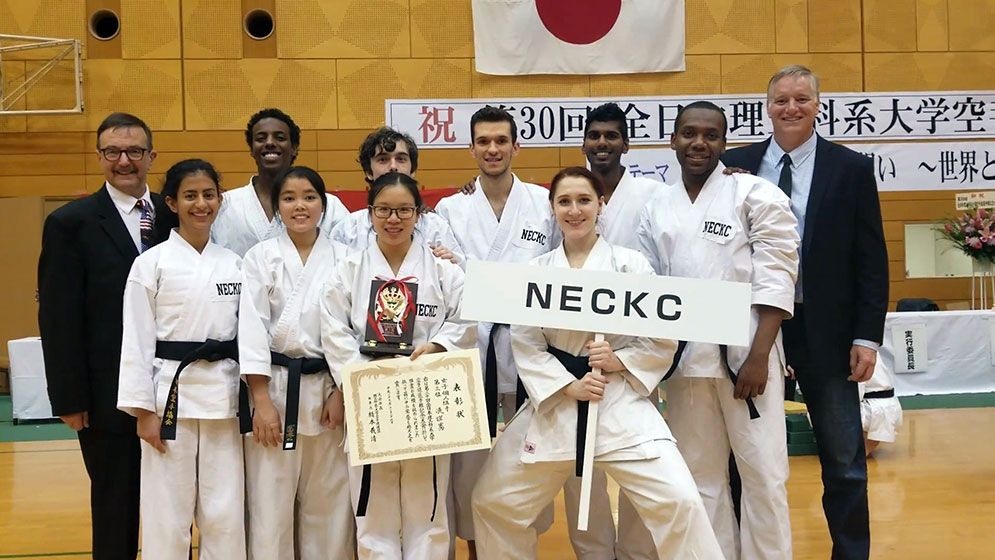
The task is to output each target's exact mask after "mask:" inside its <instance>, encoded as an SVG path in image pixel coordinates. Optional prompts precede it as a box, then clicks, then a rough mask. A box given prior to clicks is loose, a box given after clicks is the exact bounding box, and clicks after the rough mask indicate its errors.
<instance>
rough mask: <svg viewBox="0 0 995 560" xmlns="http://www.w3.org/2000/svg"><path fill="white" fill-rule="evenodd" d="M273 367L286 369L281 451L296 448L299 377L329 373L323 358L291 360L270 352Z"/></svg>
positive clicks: (299, 391)
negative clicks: (284, 414)
mask: <svg viewBox="0 0 995 560" xmlns="http://www.w3.org/2000/svg"><path fill="white" fill-rule="evenodd" d="M269 356H270V361H271V362H272V363H273V365H275V366H283V367H285V368H287V414H286V418H285V419H284V427H283V449H284V450H286V451H289V450H291V449H295V448H296V447H297V416H298V410H297V409H298V408H300V401H301V376H302V375H314V374H316V373H321V372H323V371H330V370H329V367H328V364H327V363H326V362H325V359H324V358H291V357H289V356H287V355H286V354H281V353H279V352H270V353H269Z"/></svg>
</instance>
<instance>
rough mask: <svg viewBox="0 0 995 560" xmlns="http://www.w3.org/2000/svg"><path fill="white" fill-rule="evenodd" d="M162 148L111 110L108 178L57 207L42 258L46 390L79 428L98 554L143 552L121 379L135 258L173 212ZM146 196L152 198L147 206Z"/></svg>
mask: <svg viewBox="0 0 995 560" xmlns="http://www.w3.org/2000/svg"><path fill="white" fill-rule="evenodd" d="M155 156H156V152H155V151H154V150H153V149H152V134H151V132H150V131H149V128H148V126H146V124H145V123H144V122H142V120H141V119H139V118H138V117H135V116H133V115H128V114H125V113H113V114H111V115H110V116H108V117H107V118H106V119H105V120H104V122H103V123H102V124H101V125H100V127H99V128H98V129H97V157H98V158H99V160H100V167H101V169H102V170H103V172H104V177H105V178H106V182H105V184H104V186H103V187H101V189H100V190H98V191H97V192H96V193H94V194H93V195H90V196H88V197H86V198H81V199H79V200H75V201H73V202H70V203H69V204H66V205H65V206H63V207H61V208H59V209H58V210H56V211H55V212H52V214H51V215H49V217H48V218H47V219H46V220H45V229H44V233H43V234H42V250H41V258H40V259H39V261H38V303H39V306H38V326H39V327H40V330H41V338H42V348H43V351H44V356H45V374H46V376H47V378H48V395H49V398H50V400H51V402H52V412H53V413H54V414H56V415H57V416H59V417H60V418H61V419H62V421H63V422H65V423H66V424H67V425H68V426H69V427H70V428H72V429H74V430H76V431H77V432H78V437H79V445H80V450H81V451H82V454H83V462H84V463H85V465H86V470H87V474H88V475H89V476H90V514H91V520H92V523H93V557H94V558H95V559H98V560H99V559H105V558H106V559H115V560H120V559H124V558H135V556H136V554H137V552H138V491H139V480H140V478H139V477H140V470H141V468H140V464H141V452H140V447H139V443H138V442H139V440H138V436H137V434H136V431H135V419H134V418H132V417H131V416H129V415H127V414H125V413H124V412H121V411H119V410H118V409H117V387H118V367H119V362H120V358H121V322H122V320H121V317H122V312H121V307H122V297H123V295H124V284H125V281H126V279H127V277H128V272H129V271H130V270H131V263H132V261H134V260H135V257H137V256H138V254H139V252H140V251H141V250H142V249H143V248H148V247H149V246H151V245H153V244H155V243H157V242H158V241H160V240H162V239H164V238H165V237H166V236H167V235H168V232H169V227H170V226H171V225H174V224H171V223H170V222H172V221H173V220H175V216H174V215H172V214H171V213H170V212H169V210H168V209H167V208H166V207H165V204H163V203H162V201H161V199H160V198H159V196H158V195H157V194H154V193H150V192H149V190H148V187H147V186H146V184H145V178H146V174H147V173H148V170H149V168H150V167H151V165H152V161H153V160H154V159H155ZM139 200H141V201H143V202H142V205H143V206H144V205H145V204H148V205H150V207H148V208H147V209H145V210H143V207H142V206H139V205H138V202H139ZM143 213H144V214H145V216H144V217H145V218H146V220H145V222H146V227H145V228H144V231H143V226H142V218H143ZM149 213H151V214H152V215H151V216H149ZM150 218H151V219H152V220H153V224H154V225H153V226H152V231H151V232H149V231H148V219H150Z"/></svg>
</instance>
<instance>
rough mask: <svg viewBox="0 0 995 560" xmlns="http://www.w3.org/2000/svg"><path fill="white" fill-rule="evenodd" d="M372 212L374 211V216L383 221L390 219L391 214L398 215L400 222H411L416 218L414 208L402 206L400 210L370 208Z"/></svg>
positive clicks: (378, 207)
mask: <svg viewBox="0 0 995 560" xmlns="http://www.w3.org/2000/svg"><path fill="white" fill-rule="evenodd" d="M368 208H369V209H370V210H372V211H373V215H374V216H376V217H378V218H380V219H381V220H386V219H387V218H390V215H391V214H397V219H398V220H410V219H411V218H413V217H414V216H415V210H417V208H415V207H414V206H401V207H400V208H391V207H390V206H369V207H368Z"/></svg>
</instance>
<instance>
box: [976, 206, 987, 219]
mask: <svg viewBox="0 0 995 560" xmlns="http://www.w3.org/2000/svg"><path fill="white" fill-rule="evenodd" d="M978 217H979V218H987V217H988V212H986V211H985V209H984V208H978Z"/></svg>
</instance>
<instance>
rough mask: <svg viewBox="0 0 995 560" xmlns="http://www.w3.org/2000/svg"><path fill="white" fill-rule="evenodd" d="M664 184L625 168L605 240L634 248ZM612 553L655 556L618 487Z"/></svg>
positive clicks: (603, 221)
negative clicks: (647, 211)
mask: <svg viewBox="0 0 995 560" xmlns="http://www.w3.org/2000/svg"><path fill="white" fill-rule="evenodd" d="M664 186H665V185H664V184H663V183H661V182H660V181H654V180H653V179H650V178H648V177H642V176H640V177H635V176H633V175H632V174H631V173H629V170H628V169H625V170H624V171H623V172H622V178H621V179H620V180H619V182H618V185H617V186H616V187H615V192H613V193H612V196H611V198H610V199H609V200H608V203H607V204H605V208H604V210H602V211H601V215H600V216H598V232H599V233H600V234H601V236H602V237H603V238H604V239H605V241H607V242H608V243H610V244H612V245H616V246H621V247H628V248H629V249H635V250H637V251H638V250H639V240H638V238H637V237H636V233H637V229H636V227H635V226H636V225H637V224H639V215H640V214H641V213H642V211H643V208H646V205H647V204H649V201H650V200H652V199H653V197H654V196H656V193H657V192H659V191H660V189H662V188H663V187H664ZM650 401H652V402H654V403H659V402H660V396H659V392H658V391H654V392H653V394H651V395H650ZM574 499H577V498H574ZM615 555H616V556H617V557H618V559H619V560H651V559H652V558H655V557H656V547H655V546H654V544H653V538H652V535H650V532H649V530H648V529H647V528H646V525H645V524H644V523H643V522H642V520H641V519H639V514H638V513H636V508H635V507H634V506H633V505H632V502H630V501H629V499H628V498H627V497H626V496H625V493H624V492H621V491H620V492H619V496H618V536H617V538H616V539H615Z"/></svg>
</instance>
